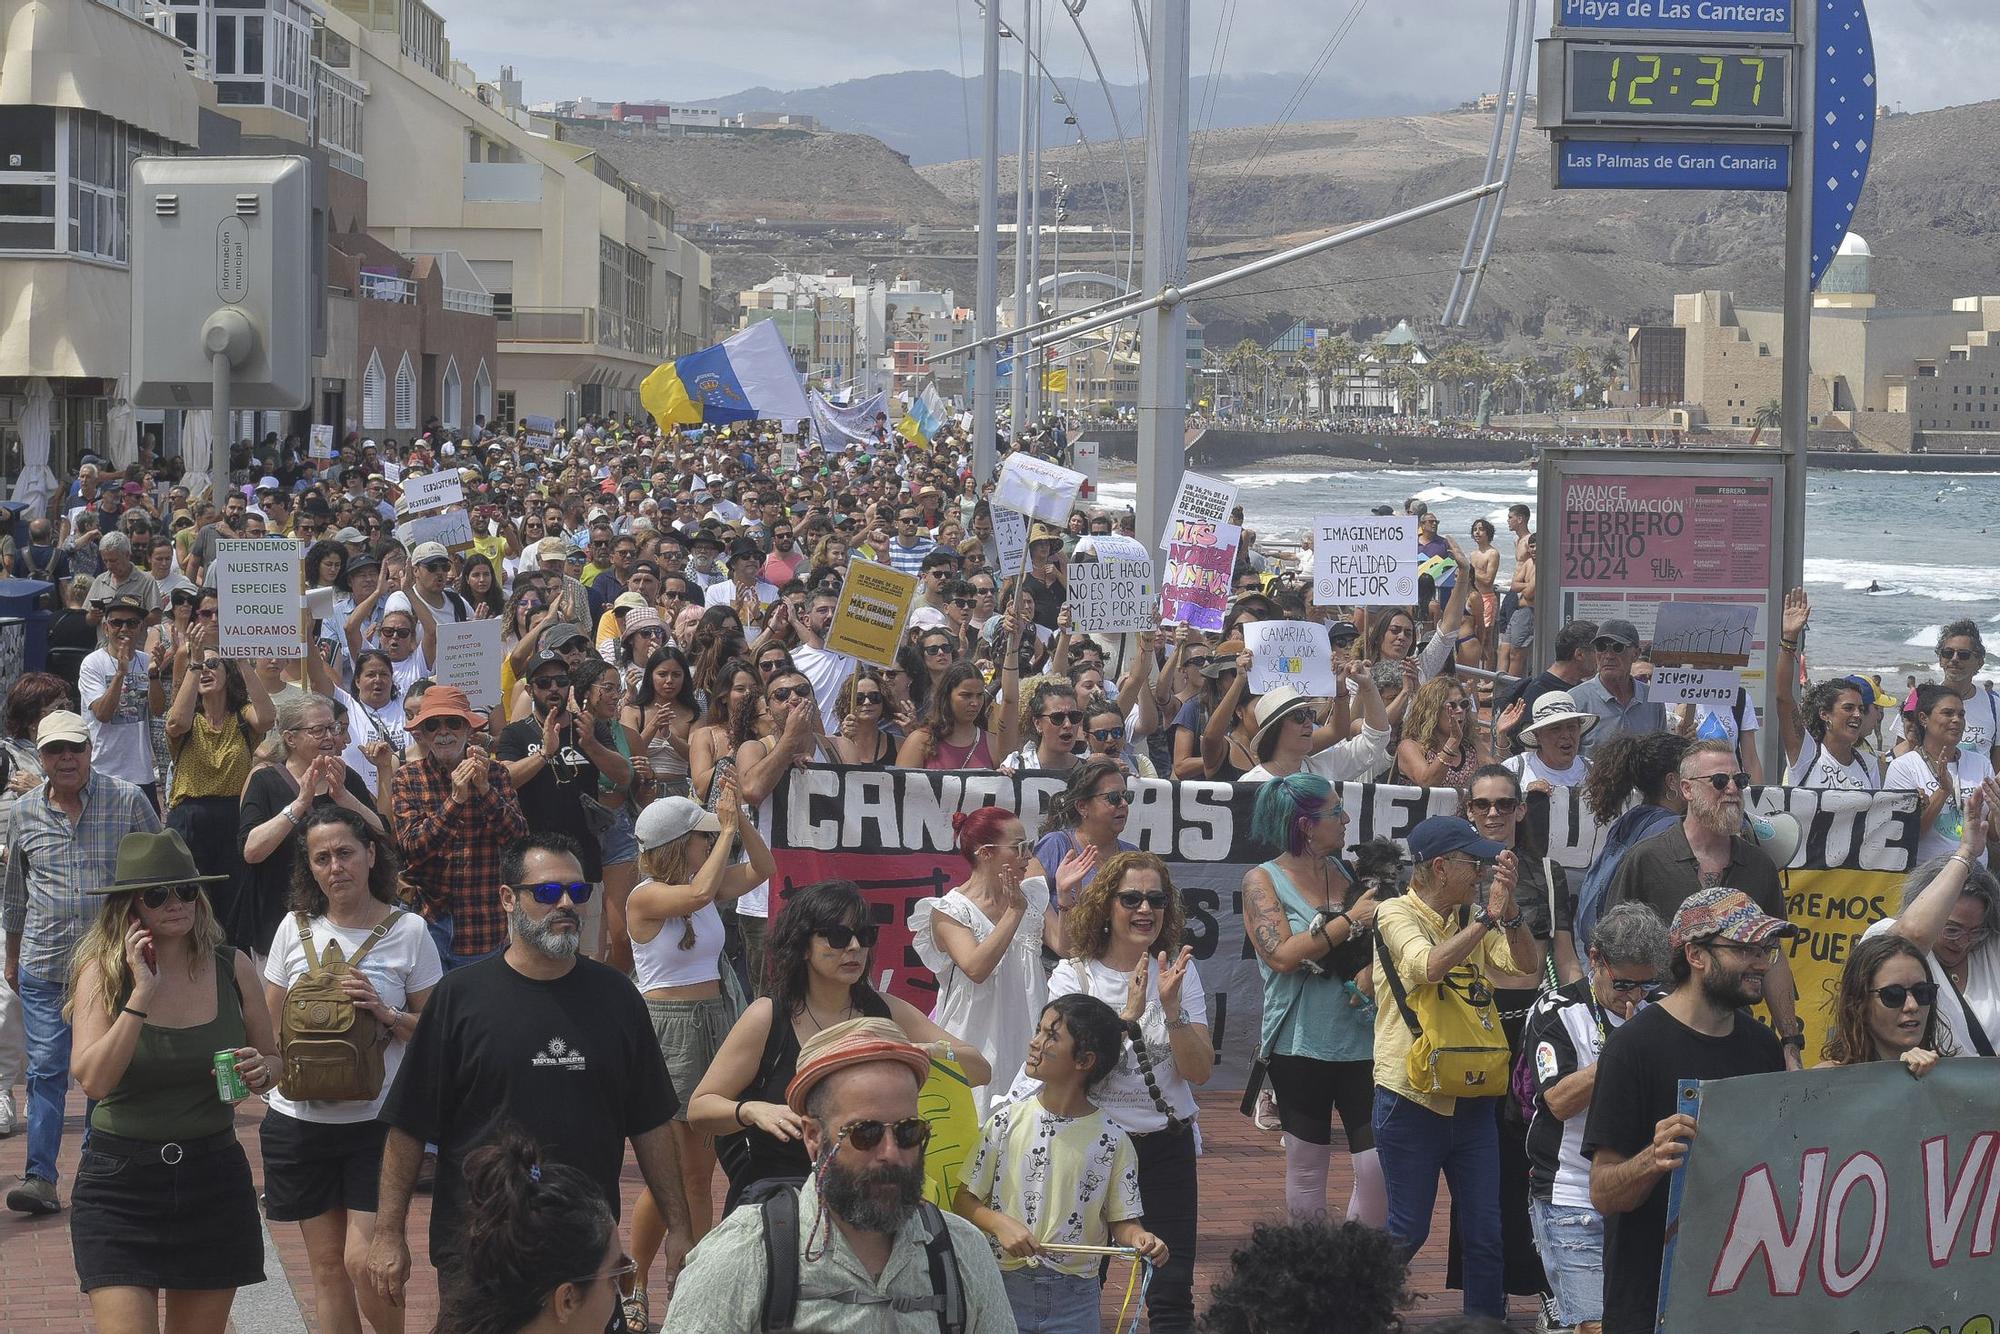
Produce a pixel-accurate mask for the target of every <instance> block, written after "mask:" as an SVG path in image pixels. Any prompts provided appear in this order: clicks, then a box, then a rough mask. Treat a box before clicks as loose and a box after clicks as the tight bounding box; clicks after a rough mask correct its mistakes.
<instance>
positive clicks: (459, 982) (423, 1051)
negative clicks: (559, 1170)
mask: <svg viewBox="0 0 2000 1334" xmlns="http://www.w3.org/2000/svg"><path fill="white" fill-rule="evenodd" d="M680 1105H681V1103H680V1098H679V1096H678V1095H677V1094H676V1093H675V1091H674V1086H673V1083H672V1081H671V1080H669V1079H668V1077H667V1067H666V1063H665V1062H664V1061H662V1060H661V1059H660V1048H659V1045H658V1044H657V1043H656V1042H655V1041H654V1039H653V1025H652V1021H651V1019H650V1018H649V1017H648V1016H647V1013H646V1003H645V1001H643V1000H642V999H640V996H639V992H638V990H637V989H636V988H635V987H633V985H632V982H631V980H630V979H629V978H627V977H624V976H623V975H621V974H619V973H617V972H615V971H613V970H612V969H610V968H607V967H605V966H604V965H603V964H601V963H597V962H595V961H593V960H590V959H578V960H577V961H576V965H575V967H573V968H571V969H570V971H569V972H567V973H565V974H564V975H563V976H561V977H559V978H557V979H555V980H554V981H552V982H540V981H536V980H534V979H533V978H528V977H523V976H522V975H521V974H520V973H517V972H515V971H514V969H513V968H512V967H510V966H509V965H508V963H507V960H506V958H505V957H504V956H499V955H496V956H494V957H492V958H488V959H482V960H480V961H479V962H478V963H474V964H468V965H466V966H465V967H463V968H460V969H458V970H456V971H454V972H450V973H447V974H445V977H444V980H443V981H442V982H440V983H438V987H437V990H436V991H435V992H433V993H432V995H431V999H430V1003H429V1004H428V1005H426V1006H425V1007H424V1021H423V1022H422V1023H421V1024H418V1025H417V1035H416V1037H415V1038H413V1039H412V1040H411V1042H410V1048H409V1051H408V1053H407V1054H406V1055H405V1056H404V1058H403V1066H402V1069H401V1070H399V1071H398V1072H397V1074H396V1082H395V1084H394V1086H393V1087H391V1089H390V1090H389V1097H388V1100H387V1101H386V1102H385V1103H384V1104H383V1106H382V1120H384V1121H386V1122H388V1123H389V1124H390V1125H392V1126H395V1127H396V1128H397V1129H398V1130H401V1131H403V1132H405V1133H406V1134H408V1135H409V1136H410V1137H411V1138H413V1139H415V1140H417V1141H418V1142H419V1143H434V1144H436V1145H437V1146H438V1151H437V1155H438V1165H437V1185H436V1189H435V1193H434V1194H433V1195H432V1197H431V1234H430V1240H431V1257H432V1263H433V1264H435V1263H437V1257H438V1256H439V1254H441V1253H448V1252H450V1251H451V1250H452V1249H453V1247H454V1245H455V1243H456V1239H457V1234H458V1230H459V1229H458V1216H459V1214H460V1212H461V1210H462V1209H463V1207H464V1204H463V1201H464V1197H465V1181H464V1177H463V1175H462V1170H463V1169H462V1165H463V1163H464V1161H465V1155H466V1154H468V1153H470V1152H471V1151H472V1150H473V1149H476V1148H478V1147H479V1146H480V1145H481V1144H483V1143H485V1142H486V1141H487V1140H488V1139H490V1138H491V1137H492V1135H493V1133H494V1131H495V1130H496V1129H498V1127H499V1126H500V1125H501V1124H502V1123H503V1122H509V1123H512V1124H514V1125H517V1126H519V1127H520V1128H521V1129H522V1130H523V1131H524V1132H526V1133H527V1134H528V1135H529V1136H530V1137H531V1138H533V1139H534V1140H535V1141H536V1142H537V1143H539V1144H540V1145H541V1147H542V1152H543V1154H544V1155H545V1156H546V1157H547V1158H549V1159H550V1160H551V1161H553V1162H558V1163H566V1164H568V1165H569V1166H571V1167H574V1168H576V1169H577V1170H579V1171H581V1172H582V1173H583V1174H584V1175H585V1176H587V1177H589V1178H590V1179H591V1180H592V1181H594V1182H596V1183H597V1186H598V1188H599V1189H600V1190H602V1191H603V1192H604V1198H605V1200H606V1201H607V1202H609V1204H610V1205H611V1212H612V1215H613V1216H614V1217H615V1216H616V1215H617V1213H618V1195H619V1190H618V1173H619V1170H620V1168H621V1167H622V1166H623V1165H624V1162H625V1141H626V1140H627V1139H629V1138H631V1137H632V1136H635V1135H642V1134H644V1133H645V1132H647V1131H649V1130H652V1129H654V1128H655V1127H657V1126H662V1125H665V1124H666V1123H667V1121H669V1120H670V1119H672V1117H673V1115H674V1113H675V1112H676V1111H677V1110H679V1108H680Z"/></svg>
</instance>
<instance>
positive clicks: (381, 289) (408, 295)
mask: <svg viewBox="0 0 2000 1334" xmlns="http://www.w3.org/2000/svg"><path fill="white" fill-rule="evenodd" d="M358 285H359V287H360V289H361V290H360V296H361V298H362V299H363V300H364V301H388V302H392V303H394V304H396V305H399V306H414V305H416V304H417V284H416V281H415V280H414V279H411V278H398V277H396V276H394V275H393V274H387V273H369V272H367V271H366V270H363V271H362V274H361V278H360V282H359V284H358Z"/></svg>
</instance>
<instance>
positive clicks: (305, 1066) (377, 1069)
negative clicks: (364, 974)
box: [278, 908, 403, 1102]
mask: <svg viewBox="0 0 2000 1334" xmlns="http://www.w3.org/2000/svg"><path fill="white" fill-rule="evenodd" d="M402 915H403V910H402V909H400V908H398V909H397V910H396V911H394V912H392V913H390V914H389V916H388V917H387V918H386V919H384V920H383V921H382V922H381V923H380V924H379V925H377V926H376V928H375V930H374V931H373V933H371V934H370V935H369V937H368V939H367V941H366V942H365V943H364V944H363V945H362V946H361V948H360V949H358V950H356V951H355V952H354V957H353V958H351V959H343V958H342V957H341V951H340V942H339V941H337V940H336V941H332V942H330V943H329V944H328V945H327V947H326V953H325V954H324V955H319V954H317V953H315V951H314V949H313V938H312V927H311V924H310V923H309V922H308V920H307V918H306V915H305V914H304V913H294V914H293V917H294V918H295V919H296V920H297V922H298V925H299V943H300V944H301V945H302V946H304V947H305V952H306V973H305V975H304V976H303V977H301V978H299V980H298V981H296V982H294V983H292V985H291V988H290V990H288V991H286V992H285V1008H284V1010H283V1012H282V1013H280V1014H279V1016H278V1050H279V1051H280V1052H281V1053H283V1055H284V1059H285V1077H284V1078H283V1079H282V1080H280V1081H279V1083H278V1090H279V1092H281V1093H283V1094H284V1095H285V1096H286V1097H287V1098H290V1099H292V1100H293V1101H294V1102H355V1101H365V1100H367V1099H370V1098H373V1097H374V1096H375V1095H376V1094H378V1093H380V1092H381V1091H382V1048H383V1047H384V1045H386V1044H387V1042H388V1040H389V1033H388V1031H387V1030H386V1028H385V1027H384V1025H383V1024H382V1021H381V1020H379V1019H377V1018H376V1017H375V1016H374V1015H372V1014H370V1013H368V1011H366V1010H362V1009H358V1008H356V1006H355V1004H354V1002H353V1001H351V1000H349V999H348V997H347V993H346V992H345V991H343V990H341V986H340V984H341V981H342V979H344V978H346V977H347V976H349V975H350V974H352V973H353V972H354V971H355V970H356V969H357V968H358V967H359V966H360V964H361V961H362V960H363V959H365V958H367V957H368V951H370V950H372V949H374V948H375V946H376V945H378V944H380V943H381V941H382V938H383V937H384V936H386V935H388V934H389V931H390V929H391V928H392V927H394V926H395V925H396V919H397V918H399V917H401V916H402Z"/></svg>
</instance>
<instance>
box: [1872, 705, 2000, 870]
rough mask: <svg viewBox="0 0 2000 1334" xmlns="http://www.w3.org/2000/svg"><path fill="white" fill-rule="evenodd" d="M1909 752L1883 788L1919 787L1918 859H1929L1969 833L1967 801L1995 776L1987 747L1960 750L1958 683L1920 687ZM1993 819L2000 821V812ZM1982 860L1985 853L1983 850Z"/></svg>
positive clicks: (1894, 762)
mask: <svg viewBox="0 0 2000 1334" xmlns="http://www.w3.org/2000/svg"><path fill="white" fill-rule="evenodd" d="M1908 717H1909V718H1910V719H1911V720H1912V721H1911V726H1910V733H1909V738H1908V739H1909V740H1910V741H1911V743H1912V745H1911V748H1910V750H1909V751H1907V752H1906V753H1904V754H1902V755H1898V756H1897V757H1896V758H1895V759H1893V760H1891V761H1890V762H1889V768H1888V771H1887V772H1886V773H1884V774H1883V775H1882V790H1883V791H1884V792H1917V793H1921V794H1922V797H1923V800H1922V803H1921V804H1920V806H1919V807H1918V810H1917V860H1918V861H1920V862H1927V861H1929V860H1930V859H1931V858H1933V857H1942V856H1945V855H1946V854H1948V853H1950V852H1951V851H1952V850H1953V849H1955V848H1956V847H1957V846H1958V844H1959V841H1960V840H1961V839H1962V838H1963V837H1964V835H1965V819H1966V803H1967V800H1968V798H1969V797H1970V796H1971V794H1972V793H1974V792H1977V791H1978V790H1979V786H1980V784H1982V783H1984V782H1985V781H1986V780H1987V779H1989V778H1991V777H1993V766H1992V764H1991V763H1989V762H1988V760H1987V758H1986V752H1985V751H1984V750H1965V749H1961V748H1960V746H1959V742H1960V741H1961V740H1962V739H1963V738H1964V735H1965V697H1964V696H1963V695H1962V694H1961V693H1960V692H1959V690H1958V689H1957V688H1956V687H1954V686H1949V685H1943V684H1939V683H1935V682H1927V683H1926V684H1924V685H1920V686H1918V687H1917V707H1916V710H1915V712H1914V713H1912V714H1910V715H1908ZM1988 818H1989V819H1992V820H1995V821H1996V822H2000V811H1989V812H1988ZM1980 863H1981V865H1984V864H1985V854H1983V853H1982V854H1981V855H1980Z"/></svg>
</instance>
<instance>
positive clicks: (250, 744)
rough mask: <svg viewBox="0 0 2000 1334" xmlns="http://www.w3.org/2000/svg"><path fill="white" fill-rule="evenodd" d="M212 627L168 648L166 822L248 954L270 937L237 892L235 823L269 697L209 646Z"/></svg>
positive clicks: (267, 723) (266, 720) (207, 624)
mask: <svg viewBox="0 0 2000 1334" xmlns="http://www.w3.org/2000/svg"><path fill="white" fill-rule="evenodd" d="M217 633H218V632H217V630H216V623H215V622H214V621H204V622H201V623H199V624H197V625H196V627H195V630H194V633H193V634H190V635H188V636H186V637H184V638H183V639H182V640H181V642H180V646H179V647H178V648H177V649H176V650H175V652H174V681H175V685H174V699H173V703H172V704H171V705H169V706H168V708H167V745H168V747H169V748H170V749H171V751H172V752H173V761H174V770H173V777H172V780H171V781H170V782H169V784H168V786H167V827H168V828H169V829H172V830H175V831H176V832H178V833H179V834H180V836H181V838H182V839H184V840H185V841H186V842H187V845H188V846H189V847H190V848H196V849H199V851H198V852H197V853H196V862H197V863H198V864H199V865H200V866H201V868H202V870H203V871H205V872H208V873H212V874H214V875H218V876H221V877H223V884H222V886H221V887H220V888H219V889H218V890H217V892H216V894H215V907H216V917H217V918H218V919H220V920H221V922H222V926H223V930H224V931H225V932H227V933H228V937H229V943H230V944H232V945H234V946H235V947H236V948H237V949H240V950H246V951H249V952H251V953H253V954H256V953H262V952H263V951H264V950H265V949H266V948H268V947H269V945H270V937H269V936H268V935H267V936H263V937H261V938H260V937H259V936H258V934H257V931H256V920H255V919H256V915H255V914H254V913H249V912H246V911H245V909H246V907H247V906H248V905H246V904H244V903H243V902H241V901H240V899H239V895H238V893H237V881H238V879H239V878H240V877H241V875H242V870H243V868H242V857H241V851H240V845H239V844H238V843H237V833H236V825H237V818H238V811H239V809H240V805H241V798H242V795H243V785H244V784H245V783H247V782H248V781H249V779H250V765H251V760H252V756H253V755H254V753H255V752H256V749H257V747H258V746H259V745H260V744H262V743H263V740H264V736H265V734H266V733H268V732H269V731H270V730H271V721H272V714H271V697H270V695H269V694H267V693H266V692H265V689H264V683H263V681H262V680H261V679H260V678H259V677H258V676H257V674H256V673H254V672H248V671H245V670H244V669H243V665H242V664H241V663H239V662H235V661H233V660H231V659H228V658H224V657H222V656H220V655H219V654H217V653H216V651H215V641H216V638H217Z"/></svg>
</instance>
